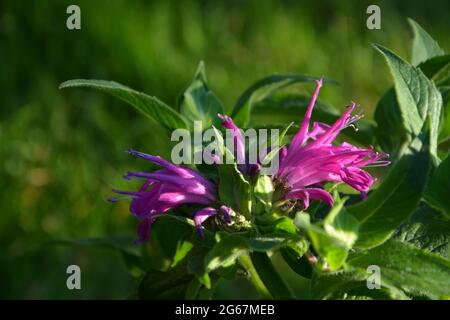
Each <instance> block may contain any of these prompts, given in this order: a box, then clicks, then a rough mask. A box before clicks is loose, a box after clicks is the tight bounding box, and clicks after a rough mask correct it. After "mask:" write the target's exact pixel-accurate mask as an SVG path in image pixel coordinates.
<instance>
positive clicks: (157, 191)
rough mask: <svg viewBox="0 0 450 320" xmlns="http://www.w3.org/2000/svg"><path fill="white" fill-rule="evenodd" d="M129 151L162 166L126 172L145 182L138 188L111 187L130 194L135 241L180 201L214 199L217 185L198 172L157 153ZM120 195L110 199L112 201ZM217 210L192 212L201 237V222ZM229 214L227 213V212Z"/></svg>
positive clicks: (203, 202) (205, 202)
mask: <svg viewBox="0 0 450 320" xmlns="http://www.w3.org/2000/svg"><path fill="white" fill-rule="evenodd" d="M128 152H129V153H130V154H132V155H135V156H138V157H141V158H143V159H146V160H149V161H151V162H153V163H156V164H158V165H160V166H161V167H163V169H161V170H157V171H154V172H152V173H147V172H128V174H127V175H126V176H125V179H131V178H140V179H144V180H145V182H144V184H143V185H142V187H141V188H140V189H139V190H138V191H134V192H131V191H121V190H113V191H114V192H115V193H118V194H124V195H128V196H131V197H132V201H131V204H130V211H131V213H132V214H133V215H135V216H136V217H138V218H139V220H140V223H139V225H138V228H137V233H138V240H137V242H142V241H145V240H147V239H148V238H149V235H150V227H151V225H152V223H153V222H154V221H155V220H156V218H157V217H158V216H160V215H161V214H164V213H166V212H167V211H169V210H173V209H175V208H177V207H179V206H181V205H183V204H199V205H205V206H210V205H212V204H214V203H215V202H216V200H217V196H216V193H217V191H216V186H215V185H214V184H213V183H212V182H211V181H209V180H208V179H206V178H205V177H203V176H202V175H200V174H199V173H198V172H196V171H194V170H192V169H188V168H185V167H182V166H178V165H175V164H173V163H171V162H169V161H167V160H165V159H163V158H161V157H159V156H153V155H149V154H145V153H142V152H138V151H134V150H129V151H128ZM118 200H121V198H115V199H110V201H112V202H115V201H118ZM214 212H215V213H217V211H216V210H215V209H214V208H205V209H202V210H200V211H198V212H197V213H196V214H195V218H194V221H195V223H196V226H197V230H199V235H200V236H201V237H202V236H203V232H202V229H201V224H202V223H203V222H204V221H205V220H206V219H207V218H208V217H210V216H212V215H213V214H215V213H214ZM228 218H229V216H228ZM228 218H227V216H226V219H228Z"/></svg>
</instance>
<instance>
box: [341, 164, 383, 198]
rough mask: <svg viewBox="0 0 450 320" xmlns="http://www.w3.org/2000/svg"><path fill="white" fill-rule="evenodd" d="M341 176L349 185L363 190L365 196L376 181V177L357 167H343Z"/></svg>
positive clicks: (360, 190)
mask: <svg viewBox="0 0 450 320" xmlns="http://www.w3.org/2000/svg"><path fill="white" fill-rule="evenodd" d="M341 178H342V181H344V182H345V183H347V184H348V185H349V186H351V187H352V188H354V189H356V190H358V191H359V192H361V194H362V196H363V197H365V196H366V194H367V192H368V191H369V188H370V186H371V185H372V184H373V183H374V182H375V179H374V178H373V177H372V176H371V175H370V174H369V173H367V172H366V171H364V170H361V169H359V168H356V167H349V168H343V169H342V171H341Z"/></svg>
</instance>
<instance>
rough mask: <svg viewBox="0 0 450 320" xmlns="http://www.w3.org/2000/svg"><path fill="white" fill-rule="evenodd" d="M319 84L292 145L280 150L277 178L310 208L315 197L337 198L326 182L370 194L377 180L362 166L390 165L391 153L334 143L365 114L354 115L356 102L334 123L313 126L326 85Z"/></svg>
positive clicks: (289, 195) (287, 193) (329, 201)
mask: <svg viewBox="0 0 450 320" xmlns="http://www.w3.org/2000/svg"><path fill="white" fill-rule="evenodd" d="M316 83H317V86H316V89H315V91H314V94H313V97H312V99H311V102H310V104H309V106H308V109H307V110H306V114H305V117H304V119H303V122H302V123H301V124H300V128H299V130H298V131H297V133H296V134H295V136H294V138H293V139H292V141H291V144H290V145H289V148H285V147H283V148H282V149H281V151H280V167H279V170H278V172H277V174H276V175H275V179H276V180H277V181H278V182H279V183H281V185H282V186H283V188H284V189H285V199H288V200H302V201H303V207H304V208H305V209H306V208H307V207H308V206H309V203H310V201H311V200H321V201H325V202H326V203H327V204H328V205H330V206H332V205H333V198H332V197H331V195H330V194H329V193H328V192H326V191H325V190H324V189H323V188H322V185H323V182H326V181H331V182H344V183H346V184H348V185H349V186H351V187H353V188H354V189H356V190H358V191H359V192H361V194H362V196H363V198H365V197H366V195H367V192H368V190H369V188H370V186H371V185H372V184H373V183H374V182H375V181H376V179H375V178H373V177H372V176H371V175H370V174H369V173H367V172H366V171H364V170H362V169H361V168H362V167H364V166H367V165H372V166H373V165H388V164H389V161H385V160H383V159H384V158H386V157H387V156H388V155H387V154H382V153H378V152H376V151H374V150H373V148H368V149H364V148H358V147H356V146H353V145H351V144H349V143H347V142H344V143H342V144H340V145H333V144H332V142H333V141H334V140H335V138H336V136H337V135H338V134H339V132H340V131H341V130H343V129H344V128H346V127H348V126H349V125H351V124H352V123H353V122H355V121H356V120H358V119H360V118H361V116H359V115H355V116H352V115H351V113H352V111H353V109H354V108H355V103H354V102H353V103H352V104H351V106H350V107H348V108H347V110H346V111H345V112H344V114H343V115H342V116H341V117H340V118H339V119H338V120H337V121H336V122H335V123H334V124H333V125H331V126H330V125H327V124H324V123H319V122H314V124H313V127H312V130H309V124H310V120H311V114H312V110H313V108H314V104H315V101H316V99H317V96H318V95H319V90H320V88H321V86H322V80H318V81H316Z"/></svg>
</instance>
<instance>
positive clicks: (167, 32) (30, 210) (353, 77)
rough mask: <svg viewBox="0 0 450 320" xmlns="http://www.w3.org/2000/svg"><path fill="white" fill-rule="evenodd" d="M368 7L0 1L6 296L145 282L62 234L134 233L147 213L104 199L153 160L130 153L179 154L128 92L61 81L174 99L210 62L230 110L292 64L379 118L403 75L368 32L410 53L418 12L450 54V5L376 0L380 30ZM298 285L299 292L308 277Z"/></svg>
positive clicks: (0, 197) (116, 289)
mask: <svg viewBox="0 0 450 320" xmlns="http://www.w3.org/2000/svg"><path fill="white" fill-rule="evenodd" d="M75 3H76V4H78V5H79V6H80V7H81V12H82V29H81V30H80V31H69V30H67V28H66V27H65V20H66V18H67V14H66V13H65V12H66V8H67V6H68V5H70V4H75ZM369 4H374V2H373V1H371V2H368V1H339V2H338V1H308V2H306V1H275V0H273V1H197V2H195V1H124V0H115V1H106V0H99V1H87V0H86V1H56V0H55V1H50V0H43V1H25V0H19V1H12V0H4V1H1V2H0V62H1V67H0V97H1V100H0V101H1V102H0V107H1V109H0V110H1V112H0V188H1V192H0V297H1V298H83V299H87V298H126V297H127V295H128V294H129V293H130V292H131V291H132V289H133V287H134V283H135V281H136V280H135V279H134V278H133V277H132V276H131V275H130V274H129V272H128V271H127V268H126V266H125V264H124V262H123V260H122V258H121V256H120V254H119V253H118V252H117V251H116V250H113V249H112V248H111V247H108V246H103V247H102V246H100V247H98V246H90V245H89V244H86V243H78V245H75V246H73V245H71V246H67V245H64V244H61V243H55V240H60V239H79V238H89V237H97V236H99V235H102V236H117V235H123V236H125V237H126V238H125V239H126V240H125V241H128V237H127V236H129V237H130V238H131V239H132V238H133V237H134V227H135V222H136V221H135V220H134V219H133V218H132V217H130V215H129V213H128V208H127V205H126V204H125V203H122V204H116V205H112V204H110V203H108V202H106V199H107V198H108V197H109V196H110V195H111V192H110V190H111V188H112V187H117V188H121V187H125V183H124V182H123V181H122V180H121V176H122V174H123V173H124V172H125V171H127V170H128V169H130V168H143V164H142V162H140V161H137V160H135V159H134V158H132V157H130V156H128V155H127V154H125V152H123V151H124V150H126V149H127V148H130V147H132V148H135V149H138V150H142V151H144V152H148V153H153V154H161V155H163V156H168V155H169V152H170V148H169V146H168V144H167V142H166V136H167V133H166V132H165V131H164V130H163V129H162V128H161V127H159V126H158V125H157V124H151V125H149V122H148V120H147V119H146V118H144V117H141V116H140V115H139V114H138V113H137V112H135V111H134V110H132V109H131V108H128V107H124V103H122V102H121V101H119V100H117V99H114V98H112V97H109V96H106V95H103V94H100V93H97V92H93V91H87V90H86V91H84V90H69V91H64V92H62V91H59V90H58V85H59V83H61V82H63V81H65V80H67V79H76V78H93V79H109V80H116V81H119V82H121V83H123V84H126V85H129V86H130V87H132V88H134V89H137V90H140V91H144V92H146V93H149V94H152V95H155V96H158V97H159V98H161V99H162V100H163V101H165V102H166V103H167V104H169V105H172V106H173V105H175V100H176V97H177V96H178V95H179V94H180V93H181V92H182V91H183V90H184V89H185V88H186V85H187V84H188V83H189V82H190V81H191V80H192V75H193V74H194V71H195V68H196V66H197V64H198V61H200V60H204V61H205V63H206V65H207V74H208V80H209V84H210V86H211V87H212V88H213V90H214V92H215V93H216V94H217V96H219V97H220V98H221V100H222V101H223V102H224V103H225V109H226V110H227V111H231V107H232V104H233V102H234V101H235V100H236V98H237V97H238V95H239V94H240V93H241V92H242V91H243V90H244V89H245V88H246V87H247V86H248V85H250V84H251V83H253V82H254V81H255V80H257V79H259V78H262V77H263V76H266V75H267V74H273V73H286V72H295V73H305V74H311V75H324V76H326V77H327V78H331V79H334V80H336V81H338V82H339V83H340V84H341V85H340V86H325V88H324V89H323V91H322V92H321V97H322V99H323V100H325V101H331V102H333V104H334V105H335V106H339V107H342V108H343V107H344V106H345V105H346V104H348V102H349V101H350V100H355V101H357V102H358V103H360V104H361V106H362V107H363V109H364V111H365V114H366V117H367V118H369V119H370V118H371V117H372V113H373V110H374V107H375V105H376V103H377V101H378V99H379V98H380V97H381V95H382V94H383V93H384V92H385V91H386V89H387V88H389V86H390V85H391V84H392V80H391V76H390V74H389V72H388V69H387V67H386V66H385V64H384V61H383V60H382V57H381V56H380V55H379V54H378V53H377V52H376V51H375V50H374V49H373V48H372V47H371V46H370V45H369V43H370V42H376V43H382V44H383V45H385V46H387V47H389V48H391V49H392V50H393V51H395V52H396V53H398V54H399V55H400V56H402V57H404V58H407V59H408V60H409V58H410V57H409V52H410V45H411V41H410V40H411V32H410V29H409V27H408V25H407V22H406V19H405V18H406V17H408V16H409V17H412V18H414V19H415V20H416V21H418V22H419V23H420V24H421V25H422V27H424V28H425V29H426V30H427V31H428V32H429V33H430V34H432V35H433V37H434V38H435V39H436V40H437V41H438V42H439V44H440V45H441V47H442V48H444V49H447V51H448V48H449V47H450V46H449V42H448V37H446V34H445V32H446V30H448V12H449V11H450V3H449V2H448V1H445V0H442V1H432V3H431V4H430V2H423V1H397V2H395V3H394V2H393V1H376V4H378V5H379V6H380V7H381V17H382V29H381V30H368V29H367V28H366V18H367V15H366V13H365V11H366V8H367V6H368V5H369ZM292 120H297V119H292ZM129 186H130V185H129V184H128V185H127V186H126V187H125V188H129ZM119 240H120V239H119ZM70 264H78V265H80V266H81V269H82V270H83V278H82V290H80V291H69V290H67V289H66V276H67V275H66V273H65V270H66V267H67V266H68V265H70ZM278 267H280V268H286V266H284V265H280V266H278ZM284 274H287V277H289V276H290V274H289V272H286V273H284ZM295 285H296V289H295V290H296V291H297V294H298V296H300V297H302V285H303V284H302V282H301V281H299V280H297V283H295ZM237 289H239V290H237ZM252 294H253V293H252V291H251V289H249V286H248V284H246V283H241V282H235V283H234V282H233V283H231V282H230V283H224V284H223V285H222V286H220V288H219V290H218V292H217V297H219V298H229V297H233V298H239V297H241V296H242V297H252ZM303 297H304V298H307V297H305V296H303Z"/></svg>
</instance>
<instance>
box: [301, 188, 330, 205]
mask: <svg viewBox="0 0 450 320" xmlns="http://www.w3.org/2000/svg"><path fill="white" fill-rule="evenodd" d="M306 191H307V192H308V193H309V197H310V199H314V200H321V201H325V202H326V203H327V204H328V205H329V206H330V207H332V206H333V197H332V196H331V195H330V194H329V193H328V192H326V191H325V190H323V189H319V188H307V189H306Z"/></svg>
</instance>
